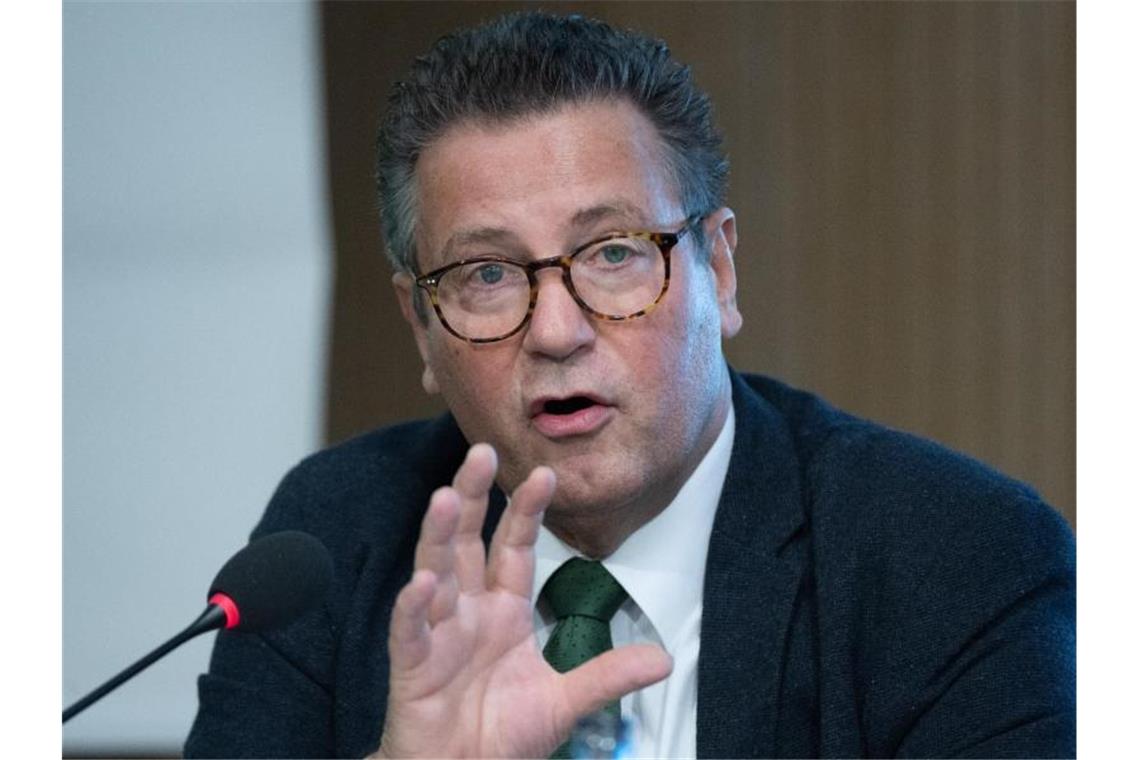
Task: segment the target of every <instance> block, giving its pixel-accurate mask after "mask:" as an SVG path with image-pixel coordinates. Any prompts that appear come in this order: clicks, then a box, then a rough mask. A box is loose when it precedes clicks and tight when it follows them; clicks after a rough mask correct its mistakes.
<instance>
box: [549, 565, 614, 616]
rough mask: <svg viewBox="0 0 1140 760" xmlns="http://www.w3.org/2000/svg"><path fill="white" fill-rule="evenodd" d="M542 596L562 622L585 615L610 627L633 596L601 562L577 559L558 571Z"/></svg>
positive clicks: (551, 578) (551, 577)
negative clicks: (572, 616) (619, 609)
mask: <svg viewBox="0 0 1140 760" xmlns="http://www.w3.org/2000/svg"><path fill="white" fill-rule="evenodd" d="M542 596H543V598H544V599H546V603H547V604H548V605H550V611H551V612H552V613H554V616H555V618H557V619H559V620H561V619H562V618H565V617H567V616H569V615H581V616H584V617H590V618H594V619H595V620H600V621H602V622H604V623H608V622H609V621H610V618H612V617H613V616H614V613H615V612H617V610H618V607H620V606H621V605H622V602H624V601H625V600H626V597H627V596H629V595H628V594H627V593H626V591H625V589H624V588H622V587H621V584H620V583H618V582H617V580H616V579H615V578H614V577H613V576H612V575H610V571H609V570H606V568H605V567H603V566H602V563H601V562H596V561H593V560H588V559H582V558H580V557H574V558H573V559H569V560H566V562H565V563H563V565H562V567H560V568H558V569H557V570H555V571H554V575H552V576H550V580H548V581H547V582H546V585H545V586H543V587H542Z"/></svg>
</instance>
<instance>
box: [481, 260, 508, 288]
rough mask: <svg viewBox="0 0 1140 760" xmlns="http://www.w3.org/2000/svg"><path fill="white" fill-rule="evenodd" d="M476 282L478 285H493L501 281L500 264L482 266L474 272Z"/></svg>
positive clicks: (501, 268) (501, 267) (501, 269)
mask: <svg viewBox="0 0 1140 760" xmlns="http://www.w3.org/2000/svg"><path fill="white" fill-rule="evenodd" d="M475 275H476V278H477V280H476V281H477V282H478V283H479V284H480V285H494V284H495V283H497V282H499V281H500V280H502V279H503V266H502V264H483V265H481V266H480V267H479V268H478V269H476V270H475Z"/></svg>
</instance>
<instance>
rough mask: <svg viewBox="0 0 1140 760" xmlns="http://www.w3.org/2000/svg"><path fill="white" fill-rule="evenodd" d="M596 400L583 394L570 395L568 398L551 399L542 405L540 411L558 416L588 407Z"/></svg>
mask: <svg viewBox="0 0 1140 760" xmlns="http://www.w3.org/2000/svg"><path fill="white" fill-rule="evenodd" d="M596 403H597V402H596V401H594V400H593V399H591V398H586V397H585V396H571V397H570V398H558V399H551V400H550V401H547V402H546V403H544V404H543V405H542V411H543V412H544V413H546V414H554V415H558V416H562V415H567V414H574V413H575V412H580V411H582V410H583V409H588V408H589V407H591V406H594V405H595V404H596Z"/></svg>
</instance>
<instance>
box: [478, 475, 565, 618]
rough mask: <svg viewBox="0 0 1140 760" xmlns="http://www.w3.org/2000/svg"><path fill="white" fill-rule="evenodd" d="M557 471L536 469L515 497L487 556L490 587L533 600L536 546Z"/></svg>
mask: <svg viewBox="0 0 1140 760" xmlns="http://www.w3.org/2000/svg"><path fill="white" fill-rule="evenodd" d="M554 486H555V477H554V471H553V470H551V469H550V468H549V467H536V468H534V469H533V470H531V473H530V475H529V476H527V479H526V480H524V481H523V482H522V484H521V485H519V487H518V488H516V489H515V492H514V493H513V494H512V495H511V503H510V506H508V507H507V509H506V511H504V512H503V517H502V519H501V520H500V521H499V526H498V528H496V529H495V535H494V537H493V538H492V539H491V551H490V554H489V555H488V557H487V587H488V588H494V589H500V590H503V591H508V592H510V593H512V594H518V595H519V596H523V597H526V598H527V599H530V592H531V589H532V587H533V586H534V544H535V541H537V540H538V529H539V527H540V526H541V525H542V515H543V513H544V512H545V511H546V507H547V506H549V504H550V500H551V498H553V496H554Z"/></svg>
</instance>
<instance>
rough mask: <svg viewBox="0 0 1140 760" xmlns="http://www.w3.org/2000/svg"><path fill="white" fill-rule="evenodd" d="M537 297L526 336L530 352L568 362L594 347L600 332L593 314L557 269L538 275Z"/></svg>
mask: <svg viewBox="0 0 1140 760" xmlns="http://www.w3.org/2000/svg"><path fill="white" fill-rule="evenodd" d="M537 276H538V286H537V287H538V295H537V300H536V301H535V304H534V312H533V313H532V314H531V317H530V324H529V325H527V328H526V334H525V335H524V337H523V348H524V349H526V350H527V351H530V352H531V353H536V354H542V355H544V356H548V357H551V358H554V359H565V358H567V357H569V356H571V355H572V354H574V353H575V352H576V351H578V350H579V349H581V348H583V347H585V346H589V345H592V344H593V342H594V338H595V337H597V332H596V330H595V329H594V328H595V326H594V322H593V320H592V319H591V318H590V315H589V314H587V313H586V312H584V311H583V310H582V307H581V306H579V305H578V302H577V301H575V300H574V296H572V295H571V294H570V291H569V290H568V289H567V286H566V283H565V282H563V280H562V275H561V272H559V271H558V270H557V269H552V270H546V271H540V272H539V273H538V275H537Z"/></svg>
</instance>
